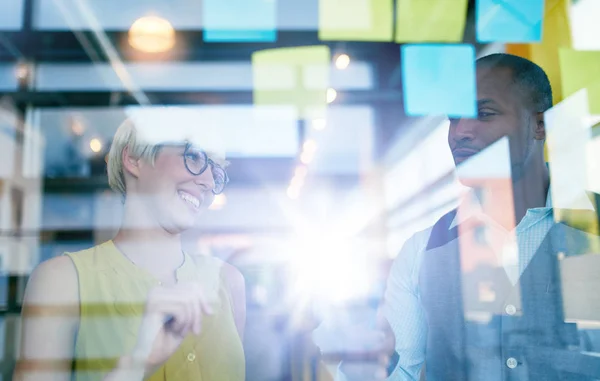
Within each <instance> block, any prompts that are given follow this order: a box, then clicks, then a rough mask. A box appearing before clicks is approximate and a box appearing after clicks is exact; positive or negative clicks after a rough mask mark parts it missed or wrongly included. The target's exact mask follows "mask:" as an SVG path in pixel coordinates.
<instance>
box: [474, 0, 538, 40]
mask: <svg viewBox="0 0 600 381" xmlns="http://www.w3.org/2000/svg"><path fill="white" fill-rule="evenodd" d="M475 7H476V15H477V21H476V23H477V40H478V41H479V42H509V43H525V42H540V41H541V40H542V20H543V19H544V0H477V3H476V6H475Z"/></svg>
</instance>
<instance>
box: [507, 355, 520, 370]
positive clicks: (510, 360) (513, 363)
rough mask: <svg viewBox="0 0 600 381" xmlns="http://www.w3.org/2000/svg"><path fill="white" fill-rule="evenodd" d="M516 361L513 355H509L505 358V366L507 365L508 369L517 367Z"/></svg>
mask: <svg viewBox="0 0 600 381" xmlns="http://www.w3.org/2000/svg"><path fill="white" fill-rule="evenodd" d="M517 365H518V363H517V359H516V358H514V357H509V358H508V360H506V366H507V367H509V368H510V369H515V368H516V367H517Z"/></svg>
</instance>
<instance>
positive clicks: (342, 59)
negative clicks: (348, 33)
mask: <svg viewBox="0 0 600 381" xmlns="http://www.w3.org/2000/svg"><path fill="white" fill-rule="evenodd" d="M348 65H350V56H349V55H347V54H340V55H339V56H338V57H337V58H336V59H335V67H337V68H338V69H340V70H344V69H345V68H347V67H348Z"/></svg>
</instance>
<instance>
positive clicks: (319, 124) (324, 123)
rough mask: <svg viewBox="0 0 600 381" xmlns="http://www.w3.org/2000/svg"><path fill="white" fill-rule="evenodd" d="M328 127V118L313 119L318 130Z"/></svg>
mask: <svg viewBox="0 0 600 381" xmlns="http://www.w3.org/2000/svg"><path fill="white" fill-rule="evenodd" d="M325 127H327V120H326V119H325V118H319V119H313V121H312V128H314V129H315V130H317V131H321V130H324V129H325Z"/></svg>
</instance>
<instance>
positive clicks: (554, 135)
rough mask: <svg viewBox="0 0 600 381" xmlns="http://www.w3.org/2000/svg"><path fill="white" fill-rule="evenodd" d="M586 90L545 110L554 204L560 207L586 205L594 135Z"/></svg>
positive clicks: (583, 206) (587, 207)
mask: <svg viewBox="0 0 600 381" xmlns="http://www.w3.org/2000/svg"><path fill="white" fill-rule="evenodd" d="M589 116H590V115H589V108H588V95H587V90H585V89H583V90H580V91H578V92H577V93H575V94H573V95H572V96H570V97H568V98H567V99H565V100H564V101H562V102H561V103H559V104H557V105H556V106H554V107H552V108H551V109H550V110H548V111H546V112H545V114H544V121H545V125H546V139H547V143H548V156H549V158H550V176H551V179H552V181H551V182H550V187H551V189H552V204H553V206H554V208H557V209H587V210H594V206H593V205H592V203H591V201H590V200H589V198H588V197H587V194H586V188H587V186H588V180H587V160H586V159H587V146H588V143H589V142H590V140H591V137H592V129H591V126H590V125H589V120H590V118H589Z"/></svg>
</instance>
